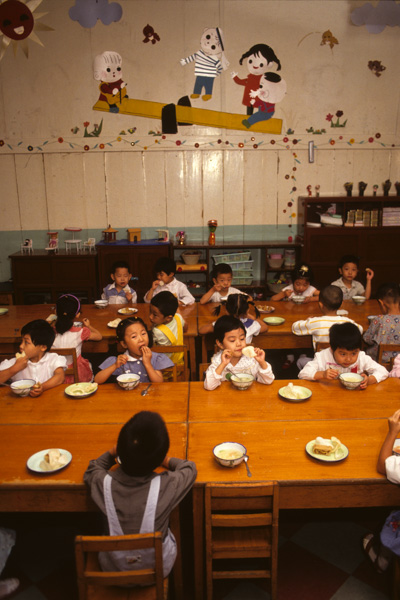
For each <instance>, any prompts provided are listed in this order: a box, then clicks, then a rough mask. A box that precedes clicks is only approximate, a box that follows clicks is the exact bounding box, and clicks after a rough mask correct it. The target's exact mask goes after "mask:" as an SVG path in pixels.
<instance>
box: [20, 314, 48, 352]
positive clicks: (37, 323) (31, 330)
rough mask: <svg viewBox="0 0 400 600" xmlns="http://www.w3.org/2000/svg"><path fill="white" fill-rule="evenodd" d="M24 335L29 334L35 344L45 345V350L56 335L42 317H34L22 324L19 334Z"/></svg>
mask: <svg viewBox="0 0 400 600" xmlns="http://www.w3.org/2000/svg"><path fill="white" fill-rule="evenodd" d="M24 335H30V336H31V340H32V343H33V344H34V345H35V346H46V349H47V351H49V350H50V348H51V347H52V345H53V343H54V338H55V337H56V334H55V331H54V329H53V328H52V326H51V325H50V323H48V322H47V321H45V320H44V319H35V320H34V321H29V323H27V324H26V325H24V326H23V328H22V329H21V336H24Z"/></svg>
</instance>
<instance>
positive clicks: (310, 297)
mask: <svg viewBox="0 0 400 600" xmlns="http://www.w3.org/2000/svg"><path fill="white" fill-rule="evenodd" d="M292 280H293V283H291V284H289V285H287V286H286V287H284V288H283V290H281V291H280V292H278V293H277V294H274V296H271V300H272V301H277V300H290V297H291V296H304V297H305V300H304V302H317V301H318V297H319V291H318V290H317V288H315V287H314V286H313V285H311V281H312V271H311V267H309V266H308V265H301V266H300V267H297V268H296V269H295V270H294V273H293V277H292Z"/></svg>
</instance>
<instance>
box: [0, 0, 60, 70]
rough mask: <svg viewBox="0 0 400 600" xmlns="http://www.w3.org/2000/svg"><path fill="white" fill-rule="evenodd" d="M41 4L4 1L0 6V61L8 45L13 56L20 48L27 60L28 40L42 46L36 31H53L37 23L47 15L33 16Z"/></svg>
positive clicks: (36, 2) (29, 1) (11, 0)
mask: <svg viewBox="0 0 400 600" xmlns="http://www.w3.org/2000/svg"><path fill="white" fill-rule="evenodd" d="M41 3H42V0H28V1H27V2H23V1H22V0H5V2H2V3H1V4H0V39H1V42H0V60H1V59H2V58H3V56H4V54H5V52H6V50H7V48H8V46H9V45H10V44H11V46H12V49H13V51H14V56H15V55H16V54H17V50H18V46H20V47H21V49H22V52H23V53H24V54H25V56H26V58H28V57H29V45H28V40H31V41H33V42H36V43H37V44H39V45H40V46H43V43H42V42H41V40H40V39H39V37H38V36H37V34H36V31H54V30H53V28H52V27H49V26H48V25H45V24H44V23H38V20H39V19H40V18H41V17H44V16H45V15H46V14H47V13H36V14H35V15H34V12H35V10H36V9H37V7H38V6H39V5H40V4H41Z"/></svg>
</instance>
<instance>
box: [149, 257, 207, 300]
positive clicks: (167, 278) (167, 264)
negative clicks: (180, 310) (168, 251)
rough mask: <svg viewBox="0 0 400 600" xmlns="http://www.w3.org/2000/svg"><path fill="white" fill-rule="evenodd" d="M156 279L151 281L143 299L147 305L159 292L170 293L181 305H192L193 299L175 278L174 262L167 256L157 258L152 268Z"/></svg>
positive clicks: (182, 284)
mask: <svg viewBox="0 0 400 600" xmlns="http://www.w3.org/2000/svg"><path fill="white" fill-rule="evenodd" d="M154 271H155V273H156V277H157V279H156V280H155V281H153V283H152V285H151V288H150V289H149V291H148V292H147V294H146V295H145V297H144V301H145V302H147V304H148V303H149V302H150V301H151V299H152V298H153V296H155V295H156V294H159V293H160V292H171V293H172V294H174V296H176V297H177V298H178V302H179V303H180V304H183V305H185V306H186V305H189V304H194V302H195V299H194V297H193V296H192V294H191V293H190V292H189V290H188V289H187V287H186V285H185V284H184V283H183V282H182V281H178V280H177V279H176V278H175V273H176V262H175V261H174V260H173V259H172V258H168V256H162V257H161V258H159V259H158V260H157V262H156V264H155V266H154Z"/></svg>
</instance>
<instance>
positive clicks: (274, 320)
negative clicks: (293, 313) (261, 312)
mask: <svg viewBox="0 0 400 600" xmlns="http://www.w3.org/2000/svg"><path fill="white" fill-rule="evenodd" d="M263 321H264V323H266V324H267V325H282V324H283V323H284V322H285V319H284V318H283V317H264V318H263Z"/></svg>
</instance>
